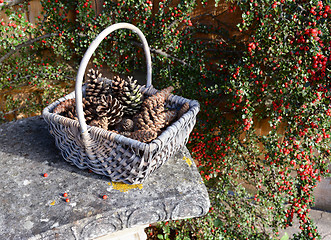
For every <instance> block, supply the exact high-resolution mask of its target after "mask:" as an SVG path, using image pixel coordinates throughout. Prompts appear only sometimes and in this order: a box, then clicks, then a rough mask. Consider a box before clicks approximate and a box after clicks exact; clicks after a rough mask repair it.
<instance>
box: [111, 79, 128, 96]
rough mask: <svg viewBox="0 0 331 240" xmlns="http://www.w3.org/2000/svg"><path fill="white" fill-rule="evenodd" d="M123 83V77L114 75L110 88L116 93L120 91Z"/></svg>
mask: <svg viewBox="0 0 331 240" xmlns="http://www.w3.org/2000/svg"><path fill="white" fill-rule="evenodd" d="M124 85H125V80H124V79H123V78H121V77H120V76H114V79H113V81H112V85H111V88H112V90H113V92H114V94H115V95H118V94H119V93H120V92H121V91H122V89H123V87H124Z"/></svg>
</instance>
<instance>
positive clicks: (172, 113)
mask: <svg viewBox="0 0 331 240" xmlns="http://www.w3.org/2000/svg"><path fill="white" fill-rule="evenodd" d="M176 117H177V111H176V110H168V111H165V125H166V126H168V125H169V124H170V123H171V122H172V121H174V120H175V119H176Z"/></svg>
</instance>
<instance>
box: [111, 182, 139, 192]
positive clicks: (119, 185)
mask: <svg viewBox="0 0 331 240" xmlns="http://www.w3.org/2000/svg"><path fill="white" fill-rule="evenodd" d="M113 188H114V189H115V190H118V191H120V192H127V191H129V190H131V189H134V188H139V189H142V188H143V185H142V184H135V185H129V184H125V183H120V182H113Z"/></svg>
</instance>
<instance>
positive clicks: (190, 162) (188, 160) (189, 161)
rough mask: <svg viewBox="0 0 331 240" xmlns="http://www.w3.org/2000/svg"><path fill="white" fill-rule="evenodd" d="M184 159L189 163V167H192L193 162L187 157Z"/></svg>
mask: <svg viewBox="0 0 331 240" xmlns="http://www.w3.org/2000/svg"><path fill="white" fill-rule="evenodd" d="M183 159H184V160H185V162H186V163H187V165H189V166H190V167H191V165H192V160H191V159H190V158H188V157H186V156H184V157H183Z"/></svg>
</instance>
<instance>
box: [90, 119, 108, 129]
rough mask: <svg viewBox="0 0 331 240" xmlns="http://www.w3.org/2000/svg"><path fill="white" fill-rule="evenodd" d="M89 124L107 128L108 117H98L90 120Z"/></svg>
mask: <svg viewBox="0 0 331 240" xmlns="http://www.w3.org/2000/svg"><path fill="white" fill-rule="evenodd" d="M90 125H91V126H95V127H100V128H103V129H105V130H108V118H107V117H102V118H100V119H94V120H92V121H91V123H90Z"/></svg>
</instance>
